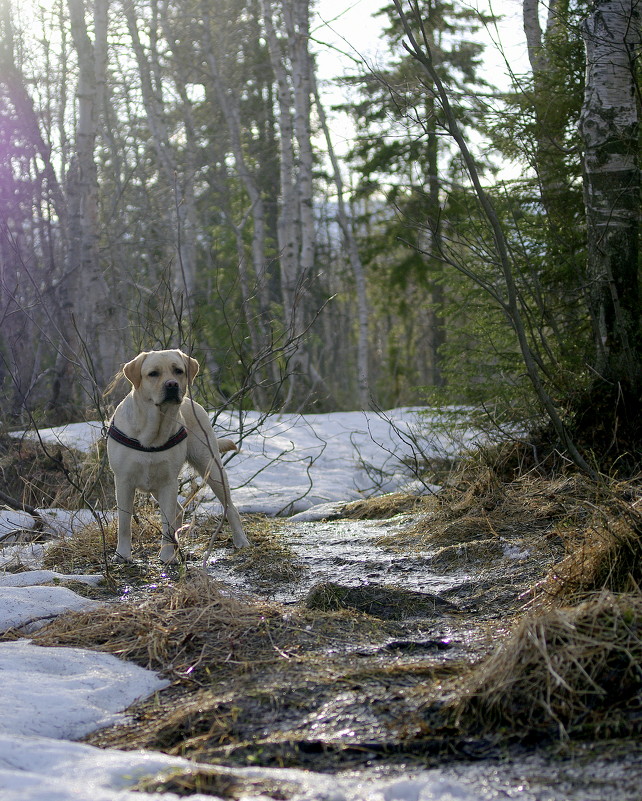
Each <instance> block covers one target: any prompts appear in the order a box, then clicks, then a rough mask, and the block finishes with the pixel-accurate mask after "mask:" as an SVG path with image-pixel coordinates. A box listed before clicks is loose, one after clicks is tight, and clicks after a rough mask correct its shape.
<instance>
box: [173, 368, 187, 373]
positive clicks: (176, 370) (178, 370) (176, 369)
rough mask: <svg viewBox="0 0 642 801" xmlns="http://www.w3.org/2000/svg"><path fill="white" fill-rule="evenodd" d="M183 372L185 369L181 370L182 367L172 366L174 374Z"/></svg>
mask: <svg viewBox="0 0 642 801" xmlns="http://www.w3.org/2000/svg"><path fill="white" fill-rule="evenodd" d="M184 372H185V370H183V368H182V367H175V368H174V373H175V374H176V375H183V373H184Z"/></svg>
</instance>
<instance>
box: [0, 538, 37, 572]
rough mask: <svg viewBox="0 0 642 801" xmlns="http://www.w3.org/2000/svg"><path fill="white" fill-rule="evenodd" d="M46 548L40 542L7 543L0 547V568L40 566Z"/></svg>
mask: <svg viewBox="0 0 642 801" xmlns="http://www.w3.org/2000/svg"><path fill="white" fill-rule="evenodd" d="M45 551H46V548H45V546H44V545H43V544H42V543H41V542H33V543H29V544H28V545H9V546H7V547H6V548H2V549H0V570H6V569H7V568H12V569H15V568H16V567H17V566H20V567H26V568H34V569H37V568H40V567H42V562H43V559H44V557H45Z"/></svg>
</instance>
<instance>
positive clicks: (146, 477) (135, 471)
mask: <svg viewBox="0 0 642 801" xmlns="http://www.w3.org/2000/svg"><path fill="white" fill-rule="evenodd" d="M113 447H114V450H117V451H118V452H119V453H118V456H119V457H120V458H117V459H116V460H113V462H112V469H113V470H114V474H115V477H116V482H117V483H118V481H119V480H122V481H124V482H125V484H126V485H128V486H130V487H132V488H134V489H137V490H141V491H142V492H153V493H156V492H158V491H159V490H161V489H162V488H163V487H172V486H174V485H175V483H176V479H177V478H178V474H179V472H180V470H181V467H182V466H183V464H184V462H185V459H186V456H187V446H186V445H185V444H184V443H180V444H179V445H176V446H175V447H173V448H171V449H170V450H167V451H163V452H161V453H141V452H138V451H135V450H131V449H127V450H126V451H124V448H125V446H123V445H120V444H117V443H114V446H113ZM123 457H124V458H123ZM110 461H112V460H111V459H110ZM114 462H116V464H115V463H114Z"/></svg>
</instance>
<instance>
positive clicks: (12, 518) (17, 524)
mask: <svg viewBox="0 0 642 801" xmlns="http://www.w3.org/2000/svg"><path fill="white" fill-rule="evenodd" d="M36 511H37V513H38V515H39V517H40V521H41V522H42V529H41V531H42V534H44V535H45V536H46V537H63V536H66V537H70V536H73V535H74V534H75V533H76V532H78V531H81V530H82V529H83V528H85V527H86V526H88V525H90V524H91V523H100V524H102V525H105V524H106V523H107V522H109V520H111V519H112V518H113V516H114V513H113V511H111V510H109V511H106V512H98V511H94V510H93V509H73V510H69V509H36ZM35 525H36V518H35V517H34V516H33V515H30V514H28V513H27V512H16V511H10V510H6V509H0V544H1V543H2V542H5V543H8V542H10V541H11V537H12V535H14V536H17V534H18V533H19V532H21V531H31V530H32V529H33V528H34V527H35Z"/></svg>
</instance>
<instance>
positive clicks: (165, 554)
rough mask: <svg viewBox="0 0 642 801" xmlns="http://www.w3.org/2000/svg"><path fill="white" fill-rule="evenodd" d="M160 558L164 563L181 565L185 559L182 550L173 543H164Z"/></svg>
mask: <svg viewBox="0 0 642 801" xmlns="http://www.w3.org/2000/svg"><path fill="white" fill-rule="evenodd" d="M158 558H159V559H160V561H161V562H162V563H163V564H164V565H180V564H181V562H182V561H183V559H182V555H181V552H180V550H179V549H178V548H175V547H174V546H173V545H163V547H162V548H161V550H160V553H159V555H158Z"/></svg>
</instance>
